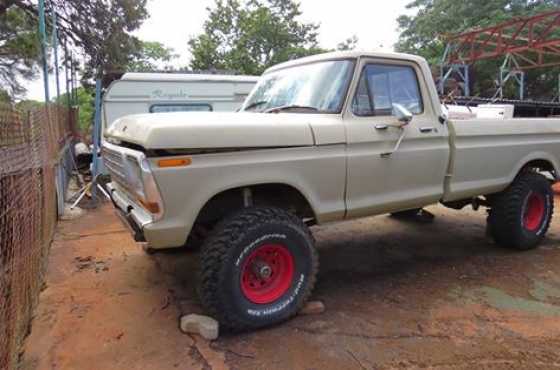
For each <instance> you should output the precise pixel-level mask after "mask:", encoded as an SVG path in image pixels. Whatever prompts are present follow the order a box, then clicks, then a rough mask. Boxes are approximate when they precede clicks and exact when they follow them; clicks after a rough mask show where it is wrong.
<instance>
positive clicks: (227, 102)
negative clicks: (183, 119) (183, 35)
mask: <svg viewBox="0 0 560 370" xmlns="http://www.w3.org/2000/svg"><path fill="white" fill-rule="evenodd" d="M258 79H259V78H258V77H256V76H232V75H210V74H186V73H125V74H124V75H123V76H122V78H121V79H120V80H116V81H114V82H113V83H111V85H110V86H109V88H108V89H107V91H106V93H105V95H104V97H103V132H105V129H106V128H107V127H109V126H110V125H111V124H112V123H113V122H114V121H115V120H116V119H118V118H121V117H123V116H126V115H129V114H140V113H159V112H178V111H216V112H227V111H230V112H232V111H235V110H237V109H238V108H239V107H240V106H241V104H242V103H243V101H244V100H245V98H246V97H247V95H248V94H249V93H250V92H251V90H252V89H253V86H255V84H256V83H257V81H258Z"/></svg>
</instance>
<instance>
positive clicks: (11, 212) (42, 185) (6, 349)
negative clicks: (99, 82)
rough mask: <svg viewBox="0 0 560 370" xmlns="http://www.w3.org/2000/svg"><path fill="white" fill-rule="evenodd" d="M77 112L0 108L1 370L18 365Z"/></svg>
mask: <svg viewBox="0 0 560 370" xmlns="http://www.w3.org/2000/svg"><path fill="white" fill-rule="evenodd" d="M76 113H77V112H76V111H75V110H69V109H67V108H64V107H61V106H57V105H50V106H48V107H43V108H39V109H34V110H31V111H28V112H21V111H17V110H15V109H13V108H12V107H11V106H8V105H0V369H12V368H15V367H16V364H17V362H18V358H19V355H20V352H21V349H22V344H23V340H24V339H25V337H26V336H27V334H28V333H29V330H30V325H31V318H32V314H33V310H34V309H35V307H36V305H37V302H38V298H39V293H40V290H41V287H42V285H43V282H44V275H45V272H46V264H47V255H48V250H49V246H50V242H51V240H52V237H53V233H54V229H55V226H56V221H57V185H56V184H57V182H58V183H59V184H61V183H64V182H65V181H67V178H68V176H65V177H64V178H63V179H62V180H61V179H60V175H59V172H60V171H59V167H60V166H61V164H62V163H65V162H67V158H68V156H69V155H71V153H70V148H71V141H72V136H73V133H74V130H73V129H72V128H73V127H74V126H73V124H72V122H76ZM60 188H61V186H60V185H59V186H58V189H59V190H58V192H59V193H61V191H60ZM62 188H63V189H64V188H65V186H62ZM62 194H63V192H62Z"/></svg>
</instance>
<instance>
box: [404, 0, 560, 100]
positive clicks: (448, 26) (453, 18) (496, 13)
mask: <svg viewBox="0 0 560 370" xmlns="http://www.w3.org/2000/svg"><path fill="white" fill-rule="evenodd" d="M559 6H560V1H559V0H538V1H537V0H490V1H489V0H465V1H457V0H415V1H412V2H411V3H409V4H408V5H407V8H408V9H412V10H414V11H415V12H414V13H415V15H412V16H410V15H401V16H400V17H399V18H398V19H397V22H398V25H399V30H400V32H401V33H400V37H399V40H398V43H397V44H396V45H395V47H396V49H397V50H398V51H401V52H408V53H413V54H419V55H421V56H423V57H425V58H426V59H427V60H428V62H429V63H430V64H431V65H433V66H436V65H439V64H440V62H441V57H442V55H443V52H444V49H445V36H446V35H450V34H456V33H460V32H464V31H467V30H470V29H473V28H477V27H487V26H492V25H496V24H498V23H501V22H504V21H506V20H509V19H512V18H516V17H520V16H530V15H534V14H537V13H540V12H543V11H547V10H552V9H557V8H558V7H559ZM502 62H503V59H495V60H483V61H480V62H477V64H476V66H475V68H474V71H473V77H474V79H475V81H474V86H473V89H474V91H473V94H475V95H481V96H491V95H492V94H493V93H494V92H495V90H496V88H495V83H494V81H495V79H496V78H497V74H498V70H499V66H500V64H501V63H502ZM543 72H547V71H543V70H539V71H530V72H529V73H528V76H527V81H528V82H529V83H528V86H527V88H528V93H529V96H531V97H533V98H539V97H541V95H542V94H543V91H548V92H550V91H552V90H553V87H554V84H555V81H556V78H557V72H558V70H557V69H555V70H550V69H549V70H548V73H545V74H546V77H545V78H543V77H542V75H543ZM512 91H513V90H512ZM512 94H513V92H512ZM546 95H548V98H550V97H551V96H550V95H551V94H550V93H549V94H546Z"/></svg>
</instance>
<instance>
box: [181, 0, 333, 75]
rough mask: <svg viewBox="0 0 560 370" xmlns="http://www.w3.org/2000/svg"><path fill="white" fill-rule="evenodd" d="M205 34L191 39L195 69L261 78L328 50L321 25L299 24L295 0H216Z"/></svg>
mask: <svg viewBox="0 0 560 370" xmlns="http://www.w3.org/2000/svg"><path fill="white" fill-rule="evenodd" d="M208 11H209V15H208V19H207V20H206V22H205V23H204V33H202V34H200V35H198V36H196V37H193V38H191V39H190V40H189V42H188V43H189V46H190V50H191V53H192V61H191V64H190V67H191V68H192V69H194V70H210V69H221V70H230V71H236V72H240V73H244V74H251V75H259V74H261V73H262V72H263V71H264V70H265V69H266V68H268V67H270V66H272V65H274V64H278V63H280V62H284V61H286V60H290V59H294V58H299V57H302V56H306V55H312V54H317V53H320V52H323V51H325V50H324V49H321V48H320V47H319V46H318V41H317V32H318V29H319V25H317V24H315V23H304V22H302V21H300V20H299V16H300V15H301V11H300V9H299V4H298V3H296V2H295V1H293V0H249V1H247V2H241V1H238V0H216V4H215V7H214V8H212V9H210V8H209V9H208Z"/></svg>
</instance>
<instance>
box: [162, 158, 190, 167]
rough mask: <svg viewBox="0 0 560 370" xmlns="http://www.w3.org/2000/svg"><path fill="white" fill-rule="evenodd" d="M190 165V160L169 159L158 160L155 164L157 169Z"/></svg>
mask: <svg viewBox="0 0 560 370" xmlns="http://www.w3.org/2000/svg"><path fill="white" fill-rule="evenodd" d="M191 163H192V160H191V159H190V158H188V157H187V158H169V159H160V160H159V161H158V162H157V165H158V167H182V166H188V165H189V164H191Z"/></svg>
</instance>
